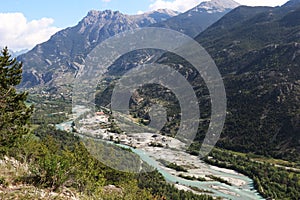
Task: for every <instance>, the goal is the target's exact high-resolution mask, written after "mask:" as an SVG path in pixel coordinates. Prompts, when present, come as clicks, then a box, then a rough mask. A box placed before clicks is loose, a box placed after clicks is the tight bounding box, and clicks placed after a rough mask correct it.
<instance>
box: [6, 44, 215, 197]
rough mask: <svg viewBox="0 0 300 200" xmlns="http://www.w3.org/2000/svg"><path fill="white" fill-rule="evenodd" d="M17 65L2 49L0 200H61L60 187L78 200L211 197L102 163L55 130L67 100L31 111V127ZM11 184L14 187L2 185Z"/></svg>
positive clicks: (71, 137) (154, 174) (75, 140)
mask: <svg viewBox="0 0 300 200" xmlns="http://www.w3.org/2000/svg"><path fill="white" fill-rule="evenodd" d="M21 67H22V64H20V63H16V61H15V59H10V56H9V54H8V50H7V48H5V49H4V50H3V52H2V56H0V78H1V88H0V95H1V99H0V109H1V115H0V117H1V121H0V127H1V129H0V136H1V138H0V149H1V151H0V158H1V160H3V159H5V162H0V164H1V172H0V191H1V194H0V198H1V199H40V198H44V197H42V194H48V195H50V196H49V199H65V196H61V195H64V193H65V191H68V193H69V194H70V193H71V194H72V195H73V196H76V197H78V198H80V199H124V200H132V199H161V200H163V199H172V200H180V199H200V200H201V199H203V200H206V199H212V197H209V196H206V195H196V194H193V193H191V192H185V191H179V190H178V189H176V188H175V187H174V186H173V185H171V184H168V183H167V182H166V181H165V180H164V179H163V177H162V176H161V175H160V174H159V173H158V172H156V171H155V172H152V173H143V174H134V173H129V172H121V171H117V170H114V169H112V168H110V167H108V166H106V165H105V164H103V163H101V162H100V161H99V160H98V159H97V158H96V157H94V156H92V155H91V154H90V152H93V149H87V146H85V145H84V143H83V142H84V141H82V140H81V139H79V137H76V136H74V134H73V133H68V132H65V131H60V130H57V129H55V126H54V123H57V122H60V121H61V120H63V118H62V117H61V116H60V115H56V114H53V111H55V112H56V111H59V109H60V107H62V106H63V105H64V104H65V103H67V101H66V102H63V101H58V103H59V105H58V106H55V101H54V100H53V101H51V102H50V103H49V104H48V105H51V106H45V107H42V108H45V109H41V110H39V109H38V110H36V112H37V113H38V114H37V113H36V114H34V115H33V116H35V120H33V121H34V122H37V123H36V124H34V128H31V129H30V124H29V117H30V115H31V112H32V110H33V108H32V107H27V106H26V105H25V103H24V102H25V101H26V97H27V94H26V93H17V92H16V89H15V86H17V85H18V84H19V83H20V80H21V73H22V70H21ZM35 98H36V97H35ZM38 108H40V107H38ZM51 108H53V109H54V110H52V109H51ZM49 111H51V112H49ZM63 111H64V112H66V110H63ZM49 114H52V115H49ZM38 116H40V117H38ZM43 116H46V117H43ZM37 119H38V121H37ZM44 119H46V120H45V121H43V120H44ZM49 122H51V123H53V124H49ZM90 147H94V148H98V147H100V146H99V145H97V146H93V145H92V146H88V148H90ZM94 150H95V149H94ZM95 151H96V150H95ZM97 151H99V149H97ZM128 152H129V151H128ZM105 153H106V152H104V154H105ZM129 153H130V152H129ZM107 155H109V156H110V158H111V160H112V162H114V161H117V160H118V159H117V158H118V157H117V156H118V155H113V154H107ZM107 155H106V156H107ZM114 157H116V158H114ZM12 185H13V186H14V188H16V189H15V190H14V189H7V187H8V186H12ZM51 195H52V196H51Z"/></svg>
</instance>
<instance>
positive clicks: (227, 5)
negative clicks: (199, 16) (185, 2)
mask: <svg viewBox="0 0 300 200" xmlns="http://www.w3.org/2000/svg"><path fill="white" fill-rule="evenodd" d="M239 5H240V4H238V3H237V2H235V1H233V0H211V1H204V2H202V3H200V4H199V5H198V6H196V7H195V8H193V9H192V10H191V11H192V12H208V13H217V12H224V11H227V10H231V9H234V8H236V7H238V6H239Z"/></svg>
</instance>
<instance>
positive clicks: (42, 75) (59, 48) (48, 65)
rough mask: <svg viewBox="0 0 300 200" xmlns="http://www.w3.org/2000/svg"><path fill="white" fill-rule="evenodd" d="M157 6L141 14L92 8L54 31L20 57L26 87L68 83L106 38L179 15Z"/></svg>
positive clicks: (23, 83)
mask: <svg viewBox="0 0 300 200" xmlns="http://www.w3.org/2000/svg"><path fill="white" fill-rule="evenodd" d="M177 14H178V13H177V12H173V11H169V10H158V11H154V12H148V13H145V14H142V15H133V16H130V15H125V14H122V13H120V12H118V11H111V10H105V11H95V10H92V11H90V12H89V13H88V15H87V16H86V17H84V18H83V19H82V20H81V21H80V22H79V23H78V24H77V25H76V26H74V27H71V28H66V29H64V30H62V31H59V32H58V33H56V34H55V35H53V36H52V37H51V38H50V40H48V41H47V42H44V43H42V44H39V45H37V46H36V47H34V48H33V49H32V50H31V51H29V52H28V53H26V54H23V55H21V56H20V57H18V59H19V60H21V61H23V63H24V73H23V74H24V76H23V82H22V86H23V87H31V86H35V85H44V84H47V83H49V82H53V84H54V85H61V84H68V83H69V82H70V81H71V80H72V77H73V76H74V72H75V71H76V70H78V69H79V68H81V67H82V66H83V64H84V58H85V57H86V55H87V54H88V53H89V52H90V51H91V50H92V49H93V48H94V47H95V46H97V45H98V44H99V43H101V42H102V41H103V40H105V39H107V38H109V37H111V36H113V35H115V34H117V33H120V32H123V31H127V30H133V29H136V28H139V27H145V26H149V25H150V24H153V23H158V22H161V21H163V20H166V19H168V18H170V17H173V16H175V15H177Z"/></svg>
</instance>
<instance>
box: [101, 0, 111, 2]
mask: <svg viewBox="0 0 300 200" xmlns="http://www.w3.org/2000/svg"><path fill="white" fill-rule="evenodd" d="M102 1H103V2H111V0H102Z"/></svg>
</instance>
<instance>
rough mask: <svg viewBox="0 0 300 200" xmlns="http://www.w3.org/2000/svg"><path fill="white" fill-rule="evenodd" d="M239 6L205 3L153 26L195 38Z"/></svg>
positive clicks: (215, 0)
mask: <svg viewBox="0 0 300 200" xmlns="http://www.w3.org/2000/svg"><path fill="white" fill-rule="evenodd" d="M238 6H239V4H238V3H236V2H235V1H233V0H211V1H205V2H202V3H200V4H199V5H198V6H196V7H194V8H192V9H191V10H188V11H187V12H185V13H182V14H179V15H177V16H175V17H172V18H170V19H168V20H166V21H163V22H160V23H157V24H154V25H152V26H156V27H164V28H170V29H173V30H177V31H180V32H182V33H185V34H187V35H189V36H191V37H194V36H196V35H198V34H199V33H200V32H202V31H204V30H205V29H206V28H207V27H209V26H210V25H212V24H213V23H215V22H216V21H218V20H219V19H220V18H221V17H223V16H224V15H225V14H226V13H228V12H229V11H231V10H232V9H234V8H236V7H238Z"/></svg>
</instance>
